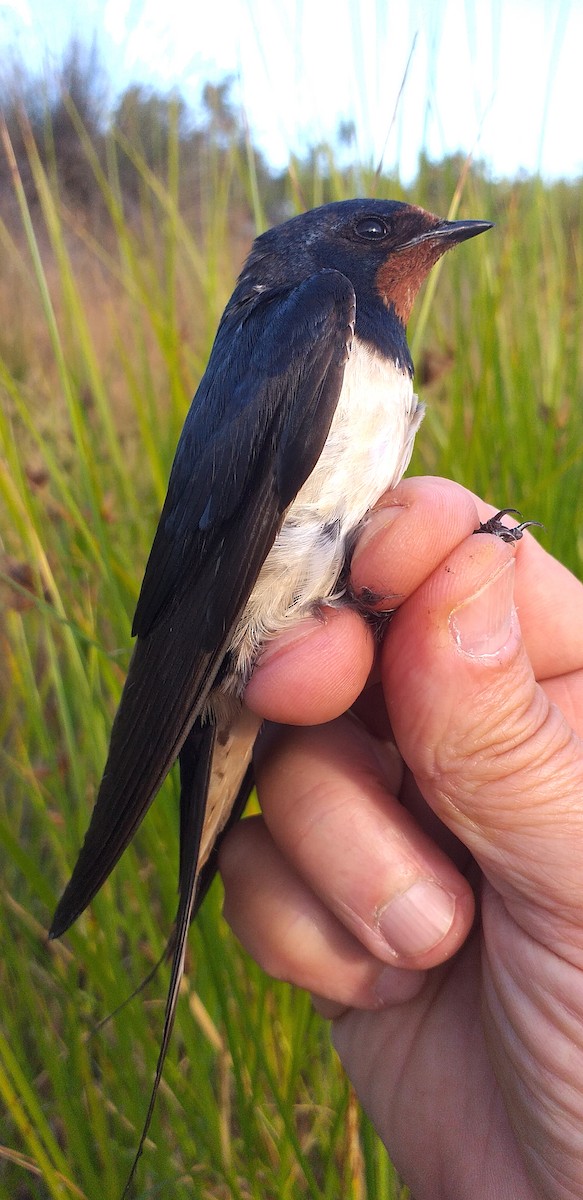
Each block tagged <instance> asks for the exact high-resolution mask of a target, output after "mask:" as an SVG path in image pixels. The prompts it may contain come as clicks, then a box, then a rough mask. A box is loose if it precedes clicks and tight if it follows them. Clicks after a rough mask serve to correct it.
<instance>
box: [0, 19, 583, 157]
mask: <svg viewBox="0 0 583 1200" xmlns="http://www.w3.org/2000/svg"><path fill="white" fill-rule="evenodd" d="M72 33H75V34H79V35H81V36H82V37H84V38H86V40H87V41H91V39H92V37H93V36H94V35H96V37H97V40H98V43H99V46H100V48H101V50H102V53H103V57H104V59H105V61H106V63H107V65H108V69H109V71H110V73H111V80H112V86H113V89H114V92H119V91H122V90H123V88H124V87H125V86H126V85H127V84H128V83H130V82H134V81H139V82H143V83H146V84H150V85H152V86H154V87H155V88H157V89H159V90H162V91H167V90H169V89H171V88H173V87H178V89H179V90H180V91H182V93H183V94H184V96H185V98H186V99H187V101H189V102H190V103H192V104H196V101H197V99H198V97H199V94H200V89H201V85H202V83H204V82H205V81H206V80H209V79H210V80H212V81H213V82H216V81H218V80H220V79H221V78H222V77H223V76H224V75H225V74H227V73H233V74H234V75H235V76H236V78H237V83H236V86H235V88H234V91H233V95H234V96H235V97H236V98H238V99H240V100H241V101H242V103H243V105H244V107H245V110H246V112H247V117H248V121H249V124H250V127H251V129H252V132H253V135H254V138H255V140H256V142H257V143H258V144H259V145H260V146H261V148H262V149H263V150H264V151H265V153H266V155H267V157H268V159H269V160H270V161H271V162H272V163H273V164H274V165H276V166H283V165H284V164H285V163H286V162H287V160H288V157H289V152H290V151H291V150H294V151H296V152H297V151H299V152H300V153H301V152H302V150H305V148H306V146H307V145H308V144H309V143H313V142H316V141H318V140H320V139H326V138H328V139H330V138H332V137H333V136H334V134H335V131H336V129H337V127H338V123H339V121H340V120H352V121H354V122H355V125H356V130H357V148H358V152H359V156H360V157H361V158H362V159H364V160H366V159H368V158H371V157H372V159H373V160H374V162H375V164H376V162H377V161H378V159H379V157H380V155H381V154H382V153H383V150H384V161H385V164H386V165H387V167H392V166H394V165H395V164H398V166H399V170H400V173H401V176H402V178H403V179H405V180H407V179H408V178H410V177H411V176H412V175H413V174H414V172H415V167H416V162H417V156H418V153H419V151H420V149H422V148H425V149H426V150H427V151H428V153H429V154H430V156H432V157H435V158H440V157H441V156H442V155H443V154H444V153H448V152H454V151H457V150H462V151H465V152H467V151H470V150H473V151H475V153H476V154H477V155H478V156H479V157H481V158H485V159H486V161H487V162H488V164H489V165H490V167H491V169H492V170H493V172H494V174H496V175H514V174H516V173H517V172H518V171H520V170H527V171H536V170H539V169H540V170H541V171H542V172H543V174H544V175H546V176H551V177H555V176H567V177H572V176H576V175H583V138H582V136H581V124H582V118H583V67H582V64H581V55H582V48H583V0H409V3H407V0H277V3H276V2H275V0H214V3H213V0H204V2H203V0H81V2H80V0H0V56H3V55H4V54H5V53H6V50H7V49H8V48H9V47H10V46H12V47H16V48H17V49H18V50H19V52H20V53H21V54H22V55H23V56H24V58H25V60H26V61H27V62H28V63H29V64H31V65H32V66H34V67H38V66H39V65H40V63H41V62H42V61H46V60H47V59H48V61H49V62H50V61H55V60H57V61H58V57H59V54H60V51H61V50H62V47H63V45H64V44H66V42H67V41H68V39H69V37H70V36H71V34H72ZM408 62H409V70H408V72H407V74H406V79H405V82H404V83H403V80H404V77H405V73H406V70H407V63H408ZM401 88H402V94H401V95H399V94H400V91H401ZM395 110H396V116H395V115H394V114H395Z"/></svg>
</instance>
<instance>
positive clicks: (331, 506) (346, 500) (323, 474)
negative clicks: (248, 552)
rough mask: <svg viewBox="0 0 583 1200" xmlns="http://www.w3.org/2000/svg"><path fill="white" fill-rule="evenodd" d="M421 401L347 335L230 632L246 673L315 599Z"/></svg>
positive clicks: (323, 595) (393, 470) (393, 462)
mask: <svg viewBox="0 0 583 1200" xmlns="http://www.w3.org/2000/svg"><path fill="white" fill-rule="evenodd" d="M422 418H423V405H422V404H420V403H419V401H418V399H417V396H416V395H415V394H414V392H413V385H412V382H411V378H410V376H409V374H408V373H407V372H404V371H400V370H398V369H397V367H396V366H395V365H394V364H392V363H390V362H387V360H386V359H385V358H382V357H381V356H380V355H377V354H375V353H374V351H372V350H370V349H369V348H368V347H367V346H366V345H365V344H363V343H362V342H358V341H357V340H355V342H354V343H353V348H352V353H351V355H350V358H349V360H348V362H347V364H346V369H345V373H344V383H343V386H342V391H341V393H340V399H339V401H338V407H337V409H336V412H335V415H334V420H333V422H332V426H331V429H330V433H329V434H328V438H327V440H326V444H325V446H324V449H323V451H322V454H321V456H320V458H319V460H318V463H317V465H316V467H315V468H314V470H313V471H312V474H311V475H310V476H309V478H308V479H307V480H306V483H305V484H304V486H303V487H302V488H301V490H300V491H299V492H298V495H297V496H296V498H295V500H294V501H293V504H291V506H290V508H289V509H288V511H287V513H286V516H285V519H284V522H283V525H282V528H281V530H280V532H279V534H278V536H277V538H276V541H275V543H274V545H273V547H272V549H271V551H270V553H269V555H268V557H267V559H266V561H265V563H264V565H263V567H262V569H261V572H260V574H259V577H258V579H257V583H256V585H255V587H254V589H253V592H252V594H251V597H250V599H249V601H248V603H247V606H246V608H245V611H244V613H243V616H242V618H241V620H240V622H239V625H238V627H237V630H236V632H235V636H234V639H233V646H232V649H233V654H234V658H235V663H234V665H235V669H236V673H237V675H238V676H239V678H241V677H242V680H243V681H246V679H247V678H248V676H249V673H250V671H251V669H252V667H253V663H254V662H255V659H256V657H257V654H258V652H259V650H260V649H261V646H262V645H263V643H264V642H265V641H267V640H268V639H269V638H272V637H275V636H276V634H278V633H280V632H281V631H282V630H284V629H289V628H290V626H291V625H293V624H294V623H296V622H298V621H300V620H302V618H303V617H305V616H306V615H307V613H309V612H310V610H311V609H313V607H314V605H316V604H318V603H321V602H322V601H325V600H327V601H330V600H331V599H334V600H338V599H340V593H338V591H337V588H338V578H339V575H340V572H341V570H342V567H343V564H344V560H345V557H346V552H347V548H348V549H350V548H351V545H352V541H353V538H354V534H355V531H356V529H357V527H358V526H359V524H360V523H361V521H362V520H363V518H364V517H365V516H366V514H367V512H368V511H369V509H370V508H371V507H372V506H373V505H374V504H375V503H376V501H377V500H378V499H379V498H380V497H381V496H382V494H383V492H385V491H387V489H389V488H393V487H395V486H396V485H397V483H398V482H399V480H400V479H401V476H402V475H403V473H404V471H405V470H406V468H407V466H408V464H409V460H410V458H411V452H412V450H413V442H414V439H415V434H416V432H417V429H418V428H419V425H420V423H421V420H422Z"/></svg>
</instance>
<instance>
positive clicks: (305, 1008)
mask: <svg viewBox="0 0 583 1200" xmlns="http://www.w3.org/2000/svg"><path fill="white" fill-rule="evenodd" d="M81 133H82V131H81ZM28 149H29V155H30V162H31V167H32V171H33V173H34V176H35V180H36V186H37V190H38V194H39V197H40V213H37V214H36V219H35V220H34V222H33V220H32V218H31V213H30V210H29V208H28V207H27V204H26V200H25V198H24V193H23V192H22V191H21V190H20V184H19V180H18V176H17V175H16V174H15V177H14V184H15V189H16V195H17V197H18V202H19V211H20V226H21V227H20V229H19V230H15V229H14V227H12V228H11V229H9V228H8V227H7V226H4V225H0V239H1V241H2V247H3V250H2V260H3V265H2V268H1V271H0V276H1V277H0V286H4V285H6V286H5V290H4V291H3V292H2V302H1V303H2V313H3V315H2V322H1V326H2V332H1V333H0V349H1V351H2V356H1V359H0V392H1V404H0V520H1V528H2V549H3V551H4V557H3V558H2V560H0V568H1V570H2V577H1V579H0V592H1V596H2V600H3V604H4V609H3V613H2V615H1V620H0V639H1V645H0V662H1V664H2V665H1V668H0V670H1V672H2V675H1V676H0V691H1V697H0V698H1V706H0V729H1V734H2V759H1V773H2V794H1V796H0V880H1V883H0V906H1V912H0V997H1V1002H2V1004H1V1006H2V1015H1V1017H0V1095H1V1098H2V1099H1V1103H2V1108H3V1116H2V1120H1V1122H0V1128H1V1131H2V1132H1V1134H0V1142H1V1143H2V1149H0V1197H1V1198H2V1200H8V1198H10V1200H13V1198H14V1197H16V1196H18V1197H19V1200H27V1198H28V1197H31V1198H33V1197H34V1200H37V1198H38V1200H45V1198H47V1200H48V1198H49V1197H50V1198H51V1200H52V1198H57V1197H59V1198H61V1197H76V1196H79V1197H87V1198H90V1200H102V1198H103V1197H106V1198H107V1200H109V1198H110V1197H111V1198H115V1197H116V1196H117V1195H119V1194H120V1193H121V1190H122V1188H123V1185H124V1182H125V1178H126V1176H127V1172H128V1169H129V1166H130V1163H131V1160H132V1156H133V1153H134V1150H135V1147H136V1144H137V1140H138V1137H139V1130H140V1128H141V1124H142V1121H143V1117H144V1111H145V1105H146V1099H147V1095H148V1092H149V1088H150V1085H151V1080H152V1074H153V1069H154V1066H155V1062H156V1056H157V1048H158V1044H159V1038H160V1033H161V1027H162V1014H163V998H164V994H165V984H166V977H167V972H166V969H165V968H164V969H162V970H161V971H160V973H159V975H158V976H157V978H156V980H155V981H154V982H153V983H152V984H150V986H149V988H148V989H147V992H146V993H145V994H144V995H143V996H140V997H139V998H137V999H135V1000H134V1001H133V1002H132V1003H131V1004H130V1005H129V1006H128V1007H127V1008H125V1009H124V1010H123V1011H122V1012H121V1013H120V1014H118V1015H117V1016H116V1017H115V1020H113V1021H112V1022H110V1023H109V1024H108V1025H106V1027H105V1028H104V1029H103V1030H101V1031H100V1032H99V1033H97V1034H95V1035H92V1032H91V1031H92V1028H93V1026H94V1025H95V1024H96V1023H97V1022H98V1021H99V1020H100V1019H101V1018H102V1017H103V1016H104V1015H105V1014H107V1013H108V1012H109V1011H110V1010H111V1009H113V1008H114V1007H115V1006H116V1005H117V1004H118V1003H119V1002H120V1001H122V1000H123V999H124V997H125V996H126V995H127V994H128V992H129V991H130V990H131V988H132V987H133V986H134V984H135V983H137V982H138V981H139V980H140V978H141V977H142V976H143V975H144V974H145V973H146V972H147V971H148V969H149V968H150V966H151V965H152V963H153V962H154V961H155V960H156V958H157V957H158V956H159V954H160V953H161V951H162V948H163V946H164V942H165V939H166V935H167V933H168V930H169V928H170V924H171V920H172V917H173V912H174V905H175V889H176V864H177V794H176V786H175V783H174V781H172V780H169V781H167V783H166V784H165V786H164V788H163V790H162V793H161V795H160V797H159V799H158V800H157V802H156V804H155V805H154V806H153V808H152V810H151V812H150V813H149V815H148V818H147V819H146V822H145V823H144V826H143V828H142V830H141V831H140V833H139V835H138V837H137V838H136V844H135V846H133V847H132V848H131V849H130V850H129V851H128V853H127V854H126V855H125V856H124V858H123V860H122V863H121V864H120V866H119V868H118V869H117V870H116V872H115V873H114V877H113V878H112V879H111V880H110V881H109V882H108V883H107V885H106V886H105V887H104V888H103V890H102V892H101V893H100V894H99V896H98V897H97V898H96V900H95V901H94V903H93V904H92V905H91V909H90V911H89V912H87V913H86V914H84V916H83V917H82V918H81V919H80V921H79V922H78V923H77V925H76V926H75V927H74V928H73V929H72V930H71V932H70V934H69V935H68V936H67V938H66V939H65V940H64V942H63V944H60V943H55V944H51V945H49V944H48V942H47V940H46V934H45V930H46V928H47V923H48V921H49V919H50V915H51V912H52V909H53V907H54V904H55V902H56V899H57V897H58V895H59V893H60V890H61V888H62V886H63V884H64V883H65V881H66V879H67V877H68V874H69V871H70V868H71V866H72V864H73V862H74V860H75V857H76V852H77V850H78V847H79V843H80V840H81V838H82V836H83V833H84V831H85V827H86V823H87V819H88V814H89V812H90V808H91V804H92V801H93V799H94V796H95V789H96V786H97V784H98V782H99V778H100V772H101V769H102V766H103V761H104V756H105V751H106V746H107V738H108V731H109V728H110V724H111V719H112V715H113V712H114V710H115V706H116V702H117V699H118V697H119V693H120V690H121V686H122V683H123V678H124V670H125V667H126V665H127V661H128V656H129V650H130V632H129V631H130V621H131V615H132V610H133V606H134V603H135V600H136V597H137V591H138V587H139V582H140V579H141V573H142V571H143V567H144V563H145V560H146V557H147V552H148V549H149V545H150V542H151V538H152V535H153V531H154V528H155V524H156V520H157V515H158V512H159V509H160V505H161V502H162V500H163V496H164V491H165V485H166V480H167V477H168V472H169V468H170V463H171V460H172V455H173V451H174V447H175V444H176V440H177V437H178V433H179V429H180V426H181V422H182V419H183V416H184V414H185V411H186V408H187V405H188V403H189V399H190V395H191V393H192V391H193V389H194V387H195V385H196V383H197V381H198V378H199V377H200V374H201V372H202V370H203V367H204V362H205V358H206V355H207V353H208V350H209V348H210V342H211V339H212V336H213V333H214V329H215V327H216V322H217V320H218V317H219V315H220V312H221V310H222V307H223V305H224V303H225V301H226V299H227V297H228V295H229V292H230V290H231V287H232V284H233V281H234V278H235V275H236V271H237V269H238V266H239V265H240V261H241V256H242V253H243V249H244V247H243V245H242V244H241V242H240V241H238V240H237V239H236V238H234V237H233V235H232V230H231V224H232V223H231V222H230V220H229V217H230V213H231V199H232V183H233V180H236V181H237V184H238V188H239V189H241V186H243V187H244V189H245V190H246V192H247V195H248V197H249V202H250V204H251V206H252V207H253V211H254V212H255V215H256V220H257V223H258V224H260V223H261V222H262V219H263V218H262V215H261V212H260V207H259V201H258V197H257V192H256V189H255V181H254V173H253V169H252V168H253V156H252V154H251V153H250V154H249V156H248V158H247V160H245V157H244V156H241V153H240V151H239V150H234V151H233V155H232V156H229V155H227V156H226V157H222V158H221V160H220V161H219V160H217V162H216V163H215V164H214V166H213V164H211V167H212V171H213V172H214V174H213V195H214V203H213V204H212V205H211V204H210V203H209V205H208V206H207V209H206V210H205V211H204V213H203V219H202V221H201V226H200V229H199V230H198V232H197V234H196V236H195V235H193V233H192V232H191V229H190V227H189V225H188V224H187V223H186V222H185V220H184V219H183V216H182V212H181V208H180V204H179V195H180V169H179V155H178V152H177V151H178V143H177V138H176V133H175V131H174V134H173V132H172V130H171V131H170V137H169V146H168V170H167V176H166V179H165V180H164V181H162V182H161V181H160V180H159V179H158V178H156V177H154V176H153V175H152V174H151V173H150V172H149V171H148V169H147V167H146V165H145V164H144V163H143V162H141V161H140V159H139V156H138V155H136V153H135V152H134V151H131V150H130V149H129V148H127V149H128V152H129V153H131V154H132V156H133V159H134V165H135V166H136V167H137V169H138V171H139V173H140V178H141V184H142V189H141V190H142V208H141V213H140V216H139V219H138V218H137V217H136V216H135V215H134V217H133V219H132V220H129V219H128V214H127V212H126V211H125V209H124V203H123V197H122V193H121V190H120V187H119V184H118V178H117V159H116V154H115V151H114V147H113V144H112V145H111V147H110V154H109V159H108V162H107V164H106V167H105V169H103V168H102V166H101V164H100V163H99V162H98V161H97V159H96V158H95V157H94V156H93V155H92V148H91V145H90V144H89V143H88V142H86V144H85V152H86V155H87V158H88V160H89V161H90V162H92V164H93V168H94V174H95V188H96V189H100V191H101V194H102V197H103V201H104V205H105V208H106V211H107V214H108V216H107V220H104V221H103V224H102V228H101V229H100V231H99V233H96V232H92V231H89V230H88V229H87V228H85V226H84V225H83V223H82V222H80V221H79V219H78V218H77V216H76V215H75V213H73V212H71V211H70V210H68V209H67V208H66V206H63V205H62V204H61V203H60V201H59V198H58V195H57V192H56V190H55V184H54V181H53V184H52V185H51V183H50V181H49V177H48V175H50V172H49V173H48V174H47V173H45V170H44V169H43V168H42V167H41V163H40V160H39V158H38V156H37V155H36V152H35V147H34V144H33V143H32V141H31V140H30V139H29V146H28ZM332 166H333V161H332ZM211 173H212V172H211ZM355 178H356V176H355V177H354V178H353V177H352V176H350V175H346V174H343V173H341V172H340V171H336V170H333V171H331V173H330V176H329V177H328V178H327V179H326V180H324V181H322V180H321V179H320V178H313V179H309V178H308V179H306V178H305V177H302V178H301V179H300V167H299V165H298V164H296V165H295V166H293V165H292V170H291V172H290V177H289V183H288V189H289V197H290V201H291V202H292V204H293V203H295V204H296V205H298V204H299V203H300V202H303V203H305V204H307V205H310V204H312V203H315V202H319V201H320V200H322V199H329V198H332V196H335V197H337V198H343V197H345V196H349V195H354V194H355V191H356V190H358V192H360V193H362V194H366V192H367V191H369V192H372V191H373V189H374V188H375V187H376V188H377V189H378V192H379V194H381V193H382V194H386V186H385V184H384V183H382V182H379V181H375V177H374V175H373V174H372V173H369V172H367V171H365V170H362V171H359V172H358V184H356V182H355ZM459 182H460V181H459V177H458V175H457V174H454V175H453V176H452V175H451V171H448V169H446V168H444V169H443V170H442V171H434V172H430V171H428V170H426V171H425V172H422V173H421V174H420V177H419V180H418V182H417V184H416V186H415V188H413V189H411V192H410V197H411V199H413V200H414V201H415V202H417V203H421V204H425V205H427V206H429V207H431V208H433V209H436V210H438V211H441V212H442V213H445V212H446V211H447V210H448V208H449V205H450V202H451V201H452V199H453V198H454V195H455V190H456V186H457V185H458V183H459ZM459 190H460V193H461V194H460V195H458V196H457V198H456V203H457V201H458V200H459V201H460V204H461V208H460V211H461V212H463V214H464V215H468V216H473V217H484V218H490V219H493V220H495V221H496V223H497V224H496V229H495V230H494V231H492V232H491V233H489V234H488V235H487V236H486V237H484V238H480V239H478V240H477V241H476V242H475V243H474V242H471V243H469V245H467V246H464V247H462V248H461V249H460V250H458V251H456V253H455V254H453V255H451V256H448V257H447V260H446V261H445V263H444V264H443V269H442V270H441V272H440V274H439V278H437V276H436V275H434V277H433V280H434V282H433V281H432V283H431V284H430V290H429V289H428V290H426V292H425V297H424V298H423V299H421V301H420V302H419V303H418V306H417V311H416V314H415V322H414V323H412V326H411V340H412V344H413V347H414V350H415V357H416V360H417V362H418V363H419V364H421V363H424V364H425V368H426V371H427V372H429V375H430V379H429V380H428V382H427V384H426V385H425V386H423V387H420V391H422V393H423V395H424V398H425V399H426V400H427V402H428V407H429V413H428V417H427V420H426V422H425V424H424V426H423V429H422V431H421V434H420V436H419V439H418V446H417V449H416V452H415V462H414V469H415V470H417V471H431V472H434V473H438V474H444V475H447V476H450V477H452V478H454V479H456V480H458V481H459V482H460V483H463V484H465V485H467V486H468V487H471V488H473V489H475V490H477V491H479V492H480V493H482V494H483V495H484V496H485V497H486V498H488V499H490V500H492V501H493V503H495V504H499V505H500V506H506V505H514V506H516V507H518V508H520V509H522V510H523V512H524V513H525V514H526V515H527V516H528V517H531V518H536V519H538V520H540V521H542V522H543V523H544V526H545V533H544V534H543V535H542V536H543V537H544V542H545V544H546V546H547V547H548V548H549V549H550V550H551V551H552V552H553V553H555V554H557V555H558V557H560V558H561V559H562V560H563V561H565V562H566V563H567V564H568V565H569V566H570V567H571V568H572V569H574V570H575V571H578V572H580V568H581V551H582V543H581V531H582V515H583V513H582V500H581V496H582V487H581V482H582V474H583V449H582V447H583V408H582V405H581V395H582V392H583V386H582V385H583V349H582V339H581V334H580V331H581V328H582V324H583V311H582V307H583V289H582V288H581V269H582V262H581V249H580V247H581V244H582V242H581V224H582V221H581V217H582V207H583V188H581V186H572V187H566V186H562V185H555V186H553V187H545V186H543V185H542V184H541V183H540V182H538V181H536V180H532V181H523V182H521V183H518V184H516V185H513V186H510V185H498V186H493V185H491V184H489V183H488V182H487V181H486V180H485V179H484V178H483V177H482V176H481V175H480V174H477V175H472V173H471V171H470V173H469V174H468V175H467V177H465V178H463V179H462V181H461V187H460V189H459ZM392 191H393V194H396V195H402V193H401V192H400V190H397V191H396V192H395V190H394V188H393V189H392ZM13 313H17V314H20V315H19V320H18V322H15V323H14V324H11V314H13ZM23 314H24V315H23ZM429 352H431V357H430V356H429ZM436 362H437V368H436V366H435V363H436ZM432 364H433V365H432ZM220 903H221V897H220V886H219V885H217V886H215V887H214V888H213V891H212V892H211V895H210V896H209V899H208V901H207V902H206V904H205V906H204V910H203V912H202V914H201V917H200V919H199V920H198V921H197V923H196V926H195V927H193V930H192V934H191V938H190V950H189V957H188V963H187V972H186V983H185V987H184V992H183V996H182V998H181V1001H180V1005H179V1012H178V1017H177V1021H176V1027H175V1033H174V1037H173V1043H172V1048H171V1052H170V1055H169V1058H168V1062H167V1066H166V1069H165V1073H164V1081H163V1085H162V1088H161V1091H160V1096H159V1102H158V1106H157V1110H156V1114H155V1118H154V1122H153V1125H152V1129H151V1134H150V1139H149V1141H148V1144H147V1147H146V1151H145V1153H144V1156H143V1158H142V1160H141V1163H140V1167H139V1172H138V1186H137V1188H136V1195H139V1196H140V1197H155V1196H167V1195H171V1196H172V1197H173V1198H176V1200H181V1198H182V1197H184V1198H186V1197H193V1196H196V1197H209V1198H211V1197H212V1198H213V1200H215V1198H221V1197H225V1198H227V1197H235V1198H239V1197H240V1198H245V1200H247V1198H257V1200H269V1198H271V1197H273V1200H276V1198H277V1200H280V1198H281V1200H292V1198H294V1200H295V1198H299V1197H302V1198H303V1197H310V1198H312V1197H313V1198H318V1200H325V1198H330V1200H336V1198H337V1197H339V1196H342V1197H354V1198H355V1200H364V1197H369V1198H370V1200H372V1198H375V1200H391V1198H393V1197H395V1198H396V1197H400V1196H404V1195H405V1194H406V1193H405V1192H404V1191H403V1190H402V1189H401V1187H400V1185H399V1182H398V1180H397V1179H396V1177H395V1175H394V1173H393V1171H392V1169H391V1167H390V1164H389V1163H388V1160H387V1158H386V1155H385V1153H384V1150H383V1149H382V1147H381V1146H380V1145H379V1143H378V1142H377V1140H376V1138H375V1136H374V1134H373V1133H372V1131H371V1129H370V1127H369V1125H368V1123H367V1122H366V1120H365V1119H364V1118H363V1117H362V1116H361V1115H360V1113H358V1111H357V1110H356V1108H355V1104H354V1101H353V1098H352V1095H351V1092H350V1089H349V1087H348V1085H347V1082H346V1080H345V1078H344V1077H343V1074H342V1072H341V1070H340V1068H339V1066H338V1064H337V1061H336V1059H335V1057H334V1055H333V1053H332V1051H331V1049H330V1046H329V1040H328V1032H327V1028H326V1026H325V1025H324V1024H323V1023H322V1022H320V1021H319V1019H318V1018H316V1017H315V1016H314V1014H313V1013H312V1011H311V1008H310V1004H309V1001H308V999H307V997H306V996H303V995H301V994H298V993H297V992H295V991H293V990H292V989H290V988H288V987H286V986H284V985H279V984H276V983H273V982H271V981H269V980H267V979H266V978H265V977H264V976H263V975H262V974H261V972H260V971H259V969H258V968H256V967H255V966H254V965H253V964H252V963H250V962H249V960H248V959H247V958H246V957H245V955H244V954H243V952H242V951H241V950H240V948H239V947H238V946H237V945H236V944H235V942H234V940H233V938H232V937H231V935H230V933H229V931H228V929H227V928H226V927H225V925H224V923H223V922H222V920H221V917H220Z"/></svg>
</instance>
